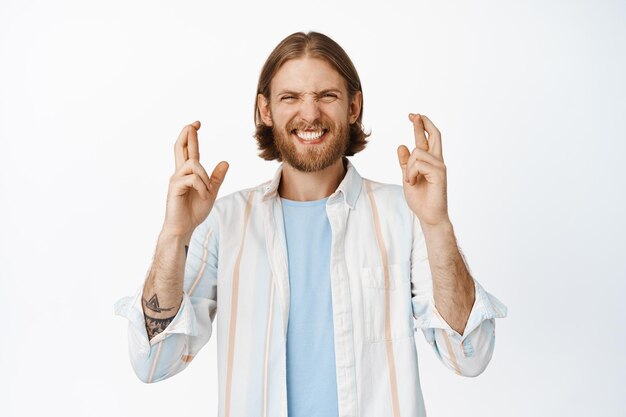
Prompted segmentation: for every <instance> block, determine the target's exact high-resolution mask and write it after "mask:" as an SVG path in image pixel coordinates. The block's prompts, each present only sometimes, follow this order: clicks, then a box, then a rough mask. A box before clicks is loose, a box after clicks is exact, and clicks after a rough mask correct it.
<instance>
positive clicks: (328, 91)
mask: <svg viewBox="0 0 626 417" xmlns="http://www.w3.org/2000/svg"><path fill="white" fill-rule="evenodd" d="M325 93H337V94H341V90H339V89H337V88H326V89H324V90H322V91H318V92H314V94H315V95H318V96H321V95H323V94H325ZM283 94H289V95H292V96H299V95H300V94H301V93H298V92H295V91H290V90H283V91H281V92H280V93H277V94H276V95H277V96H282V95H283Z"/></svg>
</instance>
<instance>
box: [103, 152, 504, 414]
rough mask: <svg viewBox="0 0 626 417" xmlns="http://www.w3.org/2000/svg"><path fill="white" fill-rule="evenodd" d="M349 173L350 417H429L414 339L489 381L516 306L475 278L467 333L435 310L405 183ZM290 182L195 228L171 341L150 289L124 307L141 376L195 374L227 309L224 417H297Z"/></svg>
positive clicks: (342, 303)
mask: <svg viewBox="0 0 626 417" xmlns="http://www.w3.org/2000/svg"><path fill="white" fill-rule="evenodd" d="M347 168H348V169H347V172H346V175H345V177H344V178H343V180H342V182H341V183H340V185H339V186H338V187H337V190H336V191H335V192H334V193H333V194H331V195H330V196H329V198H328V201H327V202H326V211H327V214H328V219H329V221H330V225H331V229H332V248H331V259H330V268H331V291H332V306H333V323H334V341H335V358H336V371H337V375H336V376H337V398H338V407H339V416H341V417H357V416H358V417H384V416H393V417H398V416H403V417H418V416H420V417H421V416H425V415H426V413H425V410H424V402H423V398H422V393H421V388H420V382H419V373H418V363H417V352H416V347H415V339H414V332H415V331H417V329H418V328H419V329H421V330H422V332H423V334H424V335H425V337H426V340H427V341H428V343H429V344H430V345H431V346H432V347H433V349H434V351H435V353H436V354H437V355H438V357H439V358H440V360H441V361H442V363H443V364H444V365H445V366H447V367H448V368H450V369H451V370H452V371H454V372H456V373H457V374H459V375H464V376H476V375H478V374H480V373H481V372H482V371H483V370H484V369H485V367H486V366H487V364H488V363H489V361H490V359H491V356H492V354H493V349H494V343H495V320H494V318H496V317H505V316H506V313H507V309H506V307H505V306H504V305H503V304H502V303H501V302H500V301H498V299H496V298H495V297H494V296H492V295H490V294H489V293H487V292H486V291H485V290H484V289H483V288H482V287H481V286H480V285H479V284H478V282H476V281H475V280H474V286H475V302H474V305H473V307H472V310H471V313H470V316H469V319H468V321H467V325H466V327H465V331H464V334H463V335H460V334H458V333H457V332H456V331H455V330H453V329H452V328H451V327H450V326H449V325H448V324H447V323H446V321H445V320H444V319H443V318H442V317H441V315H440V314H439V313H438V312H437V309H436V308H435V304H434V298H433V289H432V288H433V285H432V276H431V271H430V266H429V263H428V255H427V251H426V243H425V240H424V235H423V233H422V230H421V227H420V224H419V220H418V219H417V217H416V216H415V215H414V214H413V212H412V211H411V210H410V209H409V207H408V205H407V204H406V200H405V198H404V193H403V189H402V186H400V185H392V184H382V183H378V182H375V181H371V180H368V179H364V178H362V177H361V176H360V175H359V174H358V172H357V171H356V169H355V168H354V166H353V165H352V164H351V163H350V162H348V163H347ZM281 172H282V165H281V166H280V167H279V168H278V169H277V171H276V174H275V176H274V178H273V179H272V180H271V181H268V182H265V183H263V184H260V185H258V186H256V187H253V188H249V189H245V190H241V191H238V192H235V193H232V194H229V195H227V196H224V197H221V198H219V199H218V200H217V201H216V202H215V205H214V206H213V209H212V210H211V213H210V214H209V216H208V217H207V219H206V220H205V221H204V222H203V223H201V224H200V225H199V226H198V227H197V228H196V229H195V230H194V232H193V235H192V237H191V241H190V244H189V251H188V255H187V260H186V264H185V273H184V294H183V302H182V304H181V307H180V309H179V311H178V313H177V315H176V317H175V318H174V320H173V321H172V322H171V323H170V325H169V326H168V327H167V328H166V329H165V330H164V331H163V332H162V333H160V334H158V335H157V336H155V337H154V338H153V339H152V340H148V337H147V333H146V328H145V324H144V315H143V309H142V305H141V295H142V289H143V284H142V285H141V286H140V287H139V288H138V289H137V291H136V293H135V295H134V296H132V297H124V298H121V299H120V300H118V301H117V302H116V304H115V312H116V314H118V315H121V316H124V317H126V318H128V319H129V321H130V322H129V326H128V342H129V350H130V357H131V363H132V366H133V368H134V370H135V373H136V374H137V376H138V377H139V378H140V379H141V380H142V381H144V382H147V383H151V382H157V381H160V380H163V379H165V378H169V377H171V376H173V375H175V374H177V373H178V372H180V371H182V370H183V369H185V368H186V367H187V365H189V363H190V362H191V361H192V359H193V358H194V356H195V355H196V354H197V353H198V351H199V350H200V349H201V348H202V346H204V345H205V344H206V343H207V341H208V340H209V338H210V337H211V335H212V333H213V326H214V321H215V319H216V312H217V308H218V301H219V311H220V314H218V315H217V327H216V329H217V354H218V384H219V403H218V415H219V416H220V417H231V416H233V417H234V416H236V417H239V416H248V417H252V416H259V417H266V416H271V417H275V416H281V417H287V393H286V377H285V372H286V371H285V366H286V361H285V346H286V345H285V342H286V334H287V323H288V317H289V300H290V297H289V276H288V266H287V256H286V246H285V234H284V225H283V215H282V206H281V201H280V197H279V195H278V192H277V189H278V184H279V182H280V176H281ZM218 294H219V299H218V297H217V295H218ZM235 387H236V388H235Z"/></svg>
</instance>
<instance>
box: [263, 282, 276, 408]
mask: <svg viewBox="0 0 626 417" xmlns="http://www.w3.org/2000/svg"><path fill="white" fill-rule="evenodd" d="M273 278H274V277H270V302H269V306H270V307H269V314H268V317H267V330H266V332H265V360H264V363H263V417H267V413H268V409H267V395H268V394H267V387H268V379H269V357H270V339H271V336H272V316H273V313H274V284H273Z"/></svg>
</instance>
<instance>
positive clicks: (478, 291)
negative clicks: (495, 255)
mask: <svg viewBox="0 0 626 417" xmlns="http://www.w3.org/2000/svg"><path fill="white" fill-rule="evenodd" d="M474 289H475V290H474V305H473V306H472V310H471V312H470V315H469V318H468V319H467V324H466V325H465V330H464V331H463V335H461V334H459V333H458V332H457V331H456V330H454V329H452V327H450V325H449V324H448V322H446V321H445V319H444V318H443V317H442V316H441V314H440V313H439V311H437V307H435V302H434V300H431V302H430V303H429V305H428V308H427V312H426V314H423V315H420V316H419V318H418V319H416V323H415V325H416V327H419V328H422V329H424V330H426V329H433V330H434V329H442V330H444V331H445V332H446V333H447V334H448V335H449V336H451V337H453V338H454V339H455V340H457V341H458V342H463V340H464V339H465V338H466V337H467V336H468V335H469V334H470V333H472V332H473V331H474V330H475V329H477V328H478V327H480V325H481V323H482V322H483V321H485V320H488V319H493V318H502V317H506V315H507V307H506V306H505V305H504V304H502V303H501V302H500V300H498V299H497V298H496V297H494V296H493V295H491V294H489V293H488V292H487V291H485V290H484V288H483V287H482V286H481V285H480V284H479V283H478V282H476V280H474ZM430 333H432V332H430ZM433 336H434V335H433Z"/></svg>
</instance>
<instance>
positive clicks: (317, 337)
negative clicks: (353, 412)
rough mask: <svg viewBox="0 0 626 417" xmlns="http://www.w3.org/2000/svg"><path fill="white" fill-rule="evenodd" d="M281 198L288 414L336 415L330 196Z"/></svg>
mask: <svg viewBox="0 0 626 417" xmlns="http://www.w3.org/2000/svg"><path fill="white" fill-rule="evenodd" d="M281 200H282V205H283V219H284V223H285V238H286V240H287V257H288V264H289V286H290V290H291V295H290V307H289V322H288V326H287V405H288V412H289V417H337V415H338V413H339V412H338V408H337V375H336V371H335V342H334V333H333V306H332V299H331V289H330V250H331V239H332V238H331V229H330V223H329V222H328V216H327V214H326V201H327V200H328V197H327V198H324V199H322V200H316V201H293V200H286V199H284V198H283V199H281Z"/></svg>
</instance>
